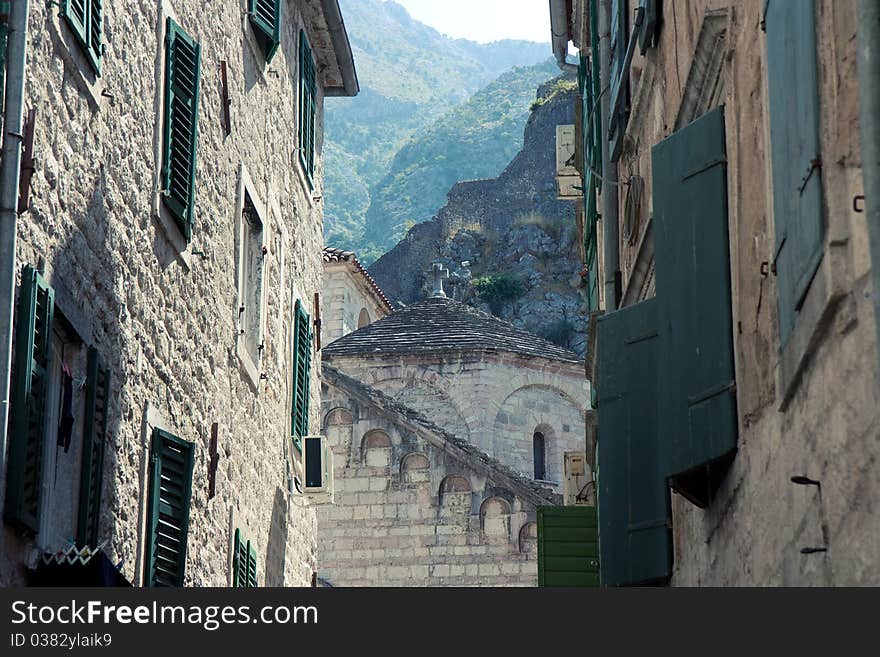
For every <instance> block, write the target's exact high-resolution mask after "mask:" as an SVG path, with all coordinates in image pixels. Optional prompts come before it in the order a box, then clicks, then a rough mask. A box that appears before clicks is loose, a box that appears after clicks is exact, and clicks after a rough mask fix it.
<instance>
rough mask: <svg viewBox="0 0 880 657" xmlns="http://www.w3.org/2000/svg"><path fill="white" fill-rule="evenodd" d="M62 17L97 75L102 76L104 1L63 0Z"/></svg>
mask: <svg viewBox="0 0 880 657" xmlns="http://www.w3.org/2000/svg"><path fill="white" fill-rule="evenodd" d="M61 15H62V16H63V17H64V20H65V22H66V23H67V25H68V26H69V27H70V29H71V31H73V34H74V35H75V36H76V40H77V41H78V42H79V45H80V47H81V48H82V49H83V52H84V53H85V55H86V58H87V59H88V60H89V64H90V65H91V67H92V68H93V69H94V71H95V75H101V59H102V58H103V56H104V39H103V30H104V0H62V2H61Z"/></svg>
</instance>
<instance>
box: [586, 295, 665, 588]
mask: <svg viewBox="0 0 880 657" xmlns="http://www.w3.org/2000/svg"><path fill="white" fill-rule="evenodd" d="M657 305H658V300H657V299H650V300H648V301H644V302H642V303H639V304H636V305H634V306H627V307H626V308H623V309H622V310H618V311H616V312H612V313H608V314H605V315H603V316H602V317H600V318H599V321H598V324H597V326H598V335H597V340H598V344H597V353H598V356H599V376H598V379H599V380H598V388H599V408H598V411H599V431H600V432H601V435H600V438H599V441H598V471H599V475H598V482H599V484H598V502H599V547H600V557H601V558H600V562H601V565H602V568H601V580H602V584H603V586H630V585H637V584H648V583H654V582H660V581H663V580H666V579H667V578H668V577H669V575H670V573H671V567H672V566H671V564H672V549H671V543H672V541H671V532H670V522H671V521H670V511H669V489H668V488H667V486H666V482H665V478H664V476H663V454H662V446H661V444H660V435H659V428H658V422H659V419H658V397H659V392H660V379H659V374H660V369H659V368H660V357H661V355H660V351H661V340H660V336H659V332H658V328H659V324H658V317H657V315H658V312H657V311H658V308H657ZM665 384H667V381H666V377H664V385H665Z"/></svg>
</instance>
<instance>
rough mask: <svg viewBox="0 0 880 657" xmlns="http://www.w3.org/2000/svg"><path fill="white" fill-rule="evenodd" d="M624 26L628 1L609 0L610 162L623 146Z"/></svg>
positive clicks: (626, 40) (626, 41)
mask: <svg viewBox="0 0 880 657" xmlns="http://www.w3.org/2000/svg"><path fill="white" fill-rule="evenodd" d="M628 29H629V3H628V2H627V0H611V53H610V59H609V67H610V69H611V81H610V84H611V91H610V93H611V109H610V112H611V114H610V116H609V117H608V141H609V146H608V148H609V157H610V159H611V161H612V162H616V161H617V158H618V157H619V156H620V151H621V149H622V148H623V135H624V133H625V132H626V124H627V122H628V121H629V113H630V94H629V69H628V68H627V66H626V49H627V46H628V45H629V33H628V32H627V30H628ZM594 52H595V51H594Z"/></svg>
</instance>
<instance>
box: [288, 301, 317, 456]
mask: <svg viewBox="0 0 880 657" xmlns="http://www.w3.org/2000/svg"><path fill="white" fill-rule="evenodd" d="M311 364H312V334H311V323H310V322H309V315H308V313H306V311H305V309H304V308H303V306H302V303H301V302H300V301H299V300H297V302H296V306H295V308H294V313H293V401H292V404H291V405H292V408H291V423H290V434H291V435H292V436H293V441H294V444H295V445H296V446H297V448H298V449H299V450H300V451H302V437H303V436H306V435H308V433H309V380H310V379H311Z"/></svg>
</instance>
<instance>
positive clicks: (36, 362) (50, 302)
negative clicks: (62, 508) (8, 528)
mask: <svg viewBox="0 0 880 657" xmlns="http://www.w3.org/2000/svg"><path fill="white" fill-rule="evenodd" d="M54 311H55V292H54V290H53V289H52V288H51V287H49V286H48V285H46V282H45V281H44V280H43V277H42V276H40V274H39V273H38V272H37V271H36V270H35V269H34V268H33V267H31V266H30V265H26V266H25V267H24V269H23V271H22V275H21V291H20V294H19V300H18V320H17V324H16V330H15V370H14V375H13V378H12V391H11V392H12V395H11V396H12V408H11V413H10V421H9V427H10V429H11V431H10V436H9V460H8V465H7V474H6V507H5V515H6V519H7V520H8V521H10V522H13V523H16V524H18V525H20V526H23V527H25V528H27V529H29V530H31V531H32V532H37V531H38V530H39V524H40V497H41V494H40V493H41V488H42V482H43V443H44V440H45V435H46V426H45V425H46V398H47V392H48V386H49V366H50V363H51V362H52V318H53V314H54Z"/></svg>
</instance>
